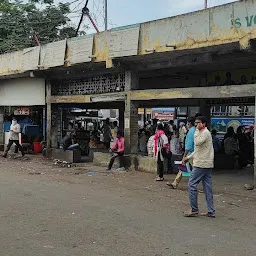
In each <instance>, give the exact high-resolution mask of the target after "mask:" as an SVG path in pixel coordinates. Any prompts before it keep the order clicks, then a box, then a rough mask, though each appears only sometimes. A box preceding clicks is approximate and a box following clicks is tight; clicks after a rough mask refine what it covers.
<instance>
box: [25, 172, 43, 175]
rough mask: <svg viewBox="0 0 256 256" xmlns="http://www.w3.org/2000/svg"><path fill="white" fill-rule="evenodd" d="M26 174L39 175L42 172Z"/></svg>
mask: <svg viewBox="0 0 256 256" xmlns="http://www.w3.org/2000/svg"><path fill="white" fill-rule="evenodd" d="M28 174H30V175H40V174H42V173H41V172H29V173H28Z"/></svg>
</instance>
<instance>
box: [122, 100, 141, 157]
mask: <svg viewBox="0 0 256 256" xmlns="http://www.w3.org/2000/svg"><path fill="white" fill-rule="evenodd" d="M124 139H125V153H127V154H129V153H130V154H137V153H138V104H137V103H136V102H133V101H131V100H130V99H129V97H127V99H126V101H125V111H124Z"/></svg>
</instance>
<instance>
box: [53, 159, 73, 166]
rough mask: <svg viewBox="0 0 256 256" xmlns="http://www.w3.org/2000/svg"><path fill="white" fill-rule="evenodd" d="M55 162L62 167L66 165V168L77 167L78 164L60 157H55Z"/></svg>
mask: <svg viewBox="0 0 256 256" xmlns="http://www.w3.org/2000/svg"><path fill="white" fill-rule="evenodd" d="M53 162H54V165H60V166H61V167H64V168H71V167H76V164H73V163H70V162H67V161H62V160H59V159H54V160H53Z"/></svg>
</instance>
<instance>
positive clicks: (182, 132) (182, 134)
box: [179, 122, 187, 150]
mask: <svg viewBox="0 0 256 256" xmlns="http://www.w3.org/2000/svg"><path fill="white" fill-rule="evenodd" d="M186 134H187V129H186V127H185V124H184V123H183V122H181V123H180V128H179V136H180V137H179V139H180V144H181V148H182V150H183V149H184V141H185V137H186Z"/></svg>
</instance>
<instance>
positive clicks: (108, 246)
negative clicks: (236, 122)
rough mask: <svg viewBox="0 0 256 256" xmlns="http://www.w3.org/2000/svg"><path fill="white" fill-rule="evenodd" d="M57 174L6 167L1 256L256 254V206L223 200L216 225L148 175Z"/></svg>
mask: <svg viewBox="0 0 256 256" xmlns="http://www.w3.org/2000/svg"><path fill="white" fill-rule="evenodd" d="M51 168H52V167H51V166H49V165H45V164H43V163H38V162H32V163H31V162H29V163H25V162H22V161H20V162H19V161H14V162H12V161H10V160H4V161H2V162H0V191H1V210H0V255H1V256H32V255H33V256H35V255H37V256H46V255H51V256H53V255H54V256H55V255H56V256H76V255H77V256H82V255H85V256H101V255H107V256H125V255H133V256H134V255H138V256H142V255H145V256H151V255H152V256H156V255H157V256H164V255H190V256H192V255H199V256H200V255H204V256H208V255H209V256H213V255H225V256H229V255H232V256H235V255H238V256H241V255H243V256H247V255H248V256H249V255H252V256H254V255H256V243H255V242H256V241H255V240H256V239H255V234H256V220H255V217H256V214H255V201H253V200H250V199H248V198H247V199H246V198H242V199H241V200H239V198H237V197H228V196H225V195H215V203H216V208H217V218H216V219H210V218H206V217H197V218H184V217H183V216H182V211H183V210H187V209H188V202H187V193H186V192H185V191H173V190H169V189H168V188H166V186H165V185H164V184H163V183H162V184H160V183H156V182H154V181H152V183H148V181H145V180H144V179H143V177H144V176H143V175H145V174H137V173H131V174H106V173H96V174H95V175H92V176H91V175H88V174H87V173H84V174H81V175H72V174H70V175H68V174H67V175H62V172H65V170H61V169H60V170H57V169H56V170H55V169H51ZM33 170H34V171H37V170H40V172H43V170H45V173H44V174H42V175H30V174H29V173H31V171H33ZM51 170H52V171H53V172H52V173H50V171H51ZM58 172H59V173H58ZM203 199H204V198H203V195H202V194H201V195H200V205H201V206H202V207H203V205H204V200H203ZM234 202H236V203H234Z"/></svg>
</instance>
